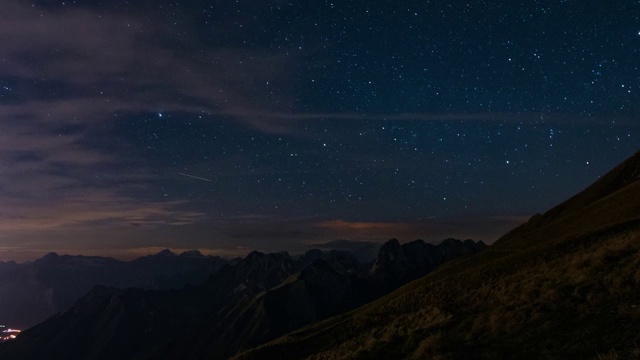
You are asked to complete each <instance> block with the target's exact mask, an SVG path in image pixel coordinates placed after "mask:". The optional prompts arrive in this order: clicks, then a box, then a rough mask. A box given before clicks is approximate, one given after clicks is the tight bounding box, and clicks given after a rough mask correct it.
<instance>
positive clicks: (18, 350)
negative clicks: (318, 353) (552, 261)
mask: <svg viewBox="0 0 640 360" xmlns="http://www.w3.org/2000/svg"><path fill="white" fill-rule="evenodd" d="M485 247H486V246H485V245H484V243H482V242H474V241H471V240H467V241H460V240H453V239H448V240H445V241H443V242H442V243H441V244H438V245H432V244H427V243H425V242H423V241H421V240H417V241H414V242H411V243H407V244H402V245H401V244H400V243H399V242H398V241H397V240H395V239H393V240H390V241H389V242H387V243H386V244H384V245H383V246H382V247H381V248H380V251H379V254H378V256H377V258H376V260H375V261H374V262H371V263H366V264H362V263H360V262H359V261H358V259H357V257H356V256H355V255H353V254H352V253H349V252H341V251H335V250H332V251H326V252H323V251H320V250H310V251H308V252H307V253H305V254H304V255H303V256H300V257H295V258H294V257H292V256H290V255H289V254H288V253H286V252H281V253H271V254H264V253H261V252H257V251H254V252H252V253H250V254H249V255H247V256H246V257H245V258H243V259H238V260H236V261H233V262H231V263H228V264H225V265H224V266H222V267H221V268H220V269H219V270H218V271H216V272H215V273H213V275H212V276H211V277H210V278H209V279H208V280H207V281H205V282H204V284H202V285H200V286H187V287H185V288H183V289H180V290H170V291H161V290H144V289H138V288H130V289H125V290H122V289H116V288H111V287H105V286H99V287H95V288H94V289H92V290H91V291H90V292H89V293H88V294H87V295H85V296H84V297H82V298H81V299H80V300H79V301H78V302H77V303H76V304H75V305H74V306H72V307H71V308H70V309H68V310H66V311H64V312H62V313H60V314H58V315H55V316H53V317H51V318H50V319H48V320H47V321H45V322H43V323H42V324H39V325H37V326H35V327H33V328H31V329H29V330H27V331H25V332H23V333H22V334H20V336H19V337H18V339H16V340H13V341H11V342H9V343H6V344H3V345H4V346H2V347H0V358H4V357H7V358H11V359H42V358H47V359H114V358H118V359H147V358H171V359H184V358H189V359H200V358H206V359H225V358H229V357H231V356H233V355H235V354H237V353H238V352H239V351H242V350H247V349H250V348H252V347H255V346H258V345H260V344H263V343H265V342H267V341H269V340H272V339H275V338H277V337H278V336H281V335H284V334H286V333H288V332H290V331H293V330H295V329H297V328H300V327H302V326H305V325H308V324H310V323H313V322H315V321H318V320H321V319H325V318H327V317H329V316H332V315H336V314H340V313H343V312H345V311H348V310H352V309H354V308H356V307H358V306H361V305H363V304H365V303H367V302H369V301H371V300H373V299H375V298H377V297H379V296H381V295H383V294H386V293H388V292H389V291H392V290H393V289H395V288H397V287H399V286H401V285H402V284H404V283H406V282H408V281H410V280H413V279H416V278H418V277H420V276H423V275H425V274H426V273H427V272H429V271H432V270H433V269H434V268H436V267H437V266H439V265H441V264H443V263H445V262H447V261H449V260H451V259H455V258H458V257H462V256H468V255H472V254H474V253H477V252H480V251H482V250H484V248H485Z"/></svg>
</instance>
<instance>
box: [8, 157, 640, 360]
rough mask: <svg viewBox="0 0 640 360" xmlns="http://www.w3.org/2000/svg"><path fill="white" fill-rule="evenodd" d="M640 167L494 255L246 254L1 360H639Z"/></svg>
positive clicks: (444, 248)
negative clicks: (365, 259) (191, 282)
mask: <svg viewBox="0 0 640 360" xmlns="http://www.w3.org/2000/svg"><path fill="white" fill-rule="evenodd" d="M639 341H640V152H639V153H637V154H635V155H633V156H632V157H631V158H629V159H628V160H626V161H625V162H623V163H622V164H620V165H619V166H617V167H615V168H614V169H613V170H611V171H610V172H609V173H607V174H606V175H604V176H602V177H601V178H600V179H599V180H598V181H596V182H595V183H594V184H593V185H591V186H589V187H588V188H586V189H585V190H584V191H582V192H580V193H579V194H577V195H575V196H574V197H572V198H570V199H568V200H567V201H565V202H563V203H561V204H559V205H558V206H556V207H554V208H552V209H550V210H549V211H547V212H545V213H544V214H536V215H534V216H532V217H531V218H530V219H529V221H528V222H527V223H525V224H523V225H521V226H519V227H517V228H515V229H513V230H512V231H510V232H508V233H507V234H505V235H504V236H502V237H501V238H500V239H498V240H497V241H496V242H495V243H494V244H493V245H492V246H490V247H486V246H485V245H484V244H483V243H481V242H478V243H476V242H473V241H460V240H453V239H448V240H445V241H443V242H442V243H440V244H438V245H432V244H427V243H424V242H423V241H420V240H418V241H414V242H411V243H406V244H400V243H399V242H398V241H397V240H395V239H392V240H390V241H388V242H387V243H385V244H384V245H383V246H382V247H381V248H380V249H379V251H378V255H377V257H376V259H375V261H373V262H371V263H364V264H363V263H361V262H359V261H358V259H357V257H356V256H354V254H353V253H349V252H343V251H335V250H334V251H328V252H323V251H319V250H310V251H309V252H307V253H306V254H304V255H303V256H301V257H298V258H293V257H291V256H290V255H289V254H287V253H273V254H264V253H260V252H252V253H250V254H249V255H248V256H247V257H245V258H243V259H238V260H235V261H233V262H231V263H228V264H225V265H224V266H222V267H221V268H220V269H219V270H218V271H216V272H214V273H213V274H212V275H211V276H210V277H209V279H208V280H206V281H205V282H204V283H203V284H202V285H199V286H187V287H185V288H182V289H180V290H144V289H126V290H120V289H114V288H109V287H96V288H94V289H93V290H91V291H90V292H89V293H88V294H87V295H85V296H84V297H83V298H81V299H80V300H79V301H78V302H76V303H75V305H74V306H72V307H71V308H70V309H68V310H67V311H65V312H62V313H60V314H58V315H55V316H53V317H51V318H50V319H48V320H47V321H45V322H43V323H41V324H40V325H37V326H35V327H33V328H31V329H29V330H27V331H25V332H23V333H22V334H20V336H18V338H17V339H15V340H13V341H10V342H8V343H5V344H0V358H2V359H4V358H7V359H16V360H21V359H25V360H27V359H42V358H47V359H185V358H188V359H226V358H234V359H237V360H250V359H317V360H320V359H627V358H628V359H638V358H640V350H639V348H638V342H639Z"/></svg>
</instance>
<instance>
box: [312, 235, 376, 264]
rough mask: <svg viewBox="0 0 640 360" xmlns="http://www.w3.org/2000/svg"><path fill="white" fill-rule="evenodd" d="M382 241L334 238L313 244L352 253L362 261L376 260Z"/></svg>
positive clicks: (316, 247)
mask: <svg viewBox="0 0 640 360" xmlns="http://www.w3.org/2000/svg"><path fill="white" fill-rule="evenodd" d="M380 246H381V244H380V243H377V242H373V241H352V240H344V239H339V240H334V241H329V242H327V243H322V244H314V245H311V247H312V248H314V249H322V250H335V251H343V252H349V253H352V254H353V255H354V256H355V257H356V258H357V259H358V261H360V262H361V263H363V264H364V263H368V262H370V261H373V260H375V258H376V256H378V251H379V250H380Z"/></svg>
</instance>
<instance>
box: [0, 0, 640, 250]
mask: <svg viewBox="0 0 640 360" xmlns="http://www.w3.org/2000/svg"><path fill="white" fill-rule="evenodd" d="M96 3H99V4H96ZM638 14H640V3H639V2H638V1H635V0H634V1H631V0H627V1H594V0H587V1H572V0H565V1H544V0H539V1H526V2H522V3H521V2H512V1H468V2H453V3H451V2H440V1H430V2H429V1H422V2H406V1H400V2H377V1H373V2H365V3H361V2H353V1H335V2H329V1H295V2H286V1H249V0H245V1H211V2H206V4H205V3H203V2H197V1H182V2H167V1H156V0H154V1H131V2H129V3H126V2H122V1H102V2H96V1H66V2H64V1H63V2H61V1H34V2H25V1H17V0H5V1H3V2H2V4H1V5H0V61H1V66H0V117H1V118H0V166H1V172H0V260H8V259H16V260H21V261H22V260H28V259H33V258H35V257H37V256H40V255H42V254H43V253H45V252H48V251H58V252H65V253H83V254H100V255H111V256H116V257H121V258H131V257H134V256H138V255H142V254H146V253H149V252H153V251H156V249H159V248H165V247H168V248H172V249H176V250H180V249H189V248H200V249H203V252H206V253H215V254H220V255H228V256H235V255H241V254H244V253H246V252H247V249H254V248H256V249H260V250H265V251H273V250H289V251H294V252H295V251H300V250H303V249H305V247H306V246H308V244H312V243H317V242H322V241H329V240H333V239H337V238H345V239H353V240H375V241H382V240H387V239H388V238H391V237H397V238H399V239H400V240H402V241H408V240H413V239H416V238H422V239H425V240H427V241H436V240H440V239H442V238H445V237H449V236H453V237H461V238H469V237H471V238H475V239H479V240H480V239H482V240H485V241H487V242H489V243H490V242H491V241H493V240H494V239H495V238H496V237H497V236H499V235H500V234H502V233H503V232H505V231H506V230H508V229H509V228H511V227H513V226H514V225H516V224H518V223H521V222H522V221H524V220H525V219H526V218H527V217H529V216H530V215H532V214H533V213H536V212H541V211H544V210H547V209H548V208H549V207H550V206H551V205H553V204H555V203H557V202H559V201H560V200H562V199H564V198H566V197H567V196H569V195H571V194H573V193H575V192H577V191H579V190H581V189H582V188H584V187H585V186H586V185H587V184H589V183H591V182H593V181H594V180H595V179H596V178H597V176H598V175H600V174H603V173H605V172H606V171H607V170H608V169H610V168H611V167H612V166H614V165H615V164H617V163H619V162H620V161H622V160H623V159H624V158H626V157H627V156H629V155H631V154H632V153H633V152H634V151H636V150H637V149H638V143H639V142H638V137H639V136H640V134H639V130H640V129H639V125H640V119H639V117H638V111H639V110H640V96H639V94H640V71H639V69H638V67H639V64H640V62H639V61H638V59H640V56H639V55H640V54H639V53H638V52H639V51H638V49H640V18H639V15H638Z"/></svg>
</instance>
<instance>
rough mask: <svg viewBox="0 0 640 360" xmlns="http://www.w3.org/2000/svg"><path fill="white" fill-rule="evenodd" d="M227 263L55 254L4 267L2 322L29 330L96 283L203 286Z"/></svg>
mask: <svg viewBox="0 0 640 360" xmlns="http://www.w3.org/2000/svg"><path fill="white" fill-rule="evenodd" d="M225 263H226V261H225V260H223V259H221V258H219V257H211V256H203V255H202V254H200V253H199V252H197V251H190V252H185V253H183V254H181V255H176V254H173V253H172V252H170V251H169V250H164V251H162V252H160V253H158V254H157V255H150V256H145V257H141V258H139V259H136V260H133V261H130V262H124V261H118V260H115V259H112V258H104V257H97V256H70V255H58V254H56V253H50V254H47V255H45V256H44V257H42V258H40V259H38V260H36V261H33V262H29V263H23V264H16V263H15V262H9V263H0V294H2V296H0V323H2V324H8V325H10V326H13V327H17V328H22V329H24V328H28V327H30V326H33V325H35V324H37V323H39V322H41V321H43V320H45V319H46V318H48V317H50V316H51V315H53V314H56V313H58V312H60V311H64V310H66V309H68V308H69V307H70V306H71V305H73V303H75V302H76V301H77V300H78V299H79V298H80V297H82V296H83V295H84V294H86V293H87V292H88V291H89V290H90V289H91V288H92V287H93V286H95V285H105V286H112V287H117V288H127V287H140V288H146V289H178V288H181V287H184V286H185V285H187V284H192V285H199V284H202V283H204V282H205V281H206V280H207V279H208V278H209V276H210V275H211V274H213V273H214V272H215V271H217V270H218V269H219V268H220V267H221V266H222V265H223V264H225Z"/></svg>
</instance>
